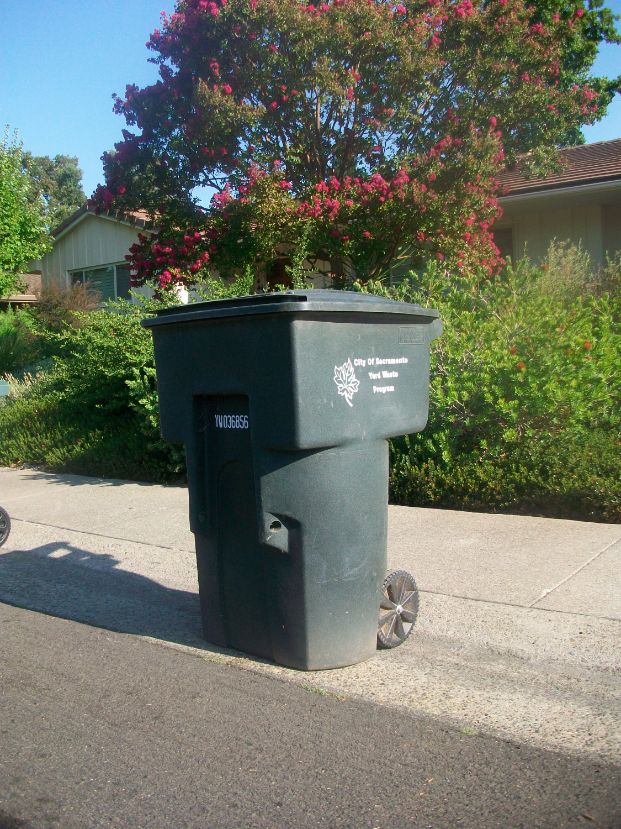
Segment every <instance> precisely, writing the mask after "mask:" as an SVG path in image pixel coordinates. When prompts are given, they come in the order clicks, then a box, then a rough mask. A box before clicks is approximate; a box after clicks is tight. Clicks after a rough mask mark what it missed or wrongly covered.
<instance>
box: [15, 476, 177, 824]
mask: <svg viewBox="0 0 621 829" xmlns="http://www.w3.org/2000/svg"><path fill="white" fill-rule="evenodd" d="M21 477H22V480H27V481H45V482H46V483H49V484H63V485H64V486H105V487H117V486H127V485H128V484H131V485H132V486H140V487H154V486H157V487H162V486H181V484H178V485H174V484H156V483H153V482H149V481H133V480H132V481H130V480H123V479H122V478H92V477H87V476H86V475H76V474H74V473H71V472H66V473H65V472H63V473H62V474H60V473H56V472H40V471H36V470H30V469H29V470H27V474H23V475H22V476H21ZM0 829H2V827H0Z"/></svg>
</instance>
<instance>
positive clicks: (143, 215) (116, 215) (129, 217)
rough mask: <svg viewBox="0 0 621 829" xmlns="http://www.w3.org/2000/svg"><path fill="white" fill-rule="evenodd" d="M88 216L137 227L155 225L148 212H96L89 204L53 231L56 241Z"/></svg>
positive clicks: (68, 217)
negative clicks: (101, 217)
mask: <svg viewBox="0 0 621 829" xmlns="http://www.w3.org/2000/svg"><path fill="white" fill-rule="evenodd" d="M88 215H91V216H103V217H104V218H106V219H112V220H114V221H117V222H123V223H124V224H131V225H135V226H136V227H147V226H149V225H152V224H153V222H152V220H151V218H150V216H149V214H148V213H147V212H146V210H132V211H128V212H121V211H120V210H96V209H95V208H94V207H89V205H88V204H84V205H82V207H80V208H78V210H76V211H75V212H74V213H72V214H71V215H70V216H67V218H66V219H65V220H64V221H62V222H61V223H60V224H59V225H57V226H56V227H55V228H54V229H53V230H52V236H53V237H54V239H58V238H59V236H62V235H63V233H65V232H66V231H67V230H68V229H69V228H70V227H71V226H72V225H74V224H76V223H77V222H79V221H82V219H83V218H84V217H85V216H88Z"/></svg>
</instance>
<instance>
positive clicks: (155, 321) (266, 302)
mask: <svg viewBox="0 0 621 829" xmlns="http://www.w3.org/2000/svg"><path fill="white" fill-rule="evenodd" d="M280 313H288V314H307V313H308V314H341V313H347V314H351V313H354V314H358V313H359V314H394V315H399V316H409V317H418V318H419V320H418V321H419V322H422V323H430V322H432V321H433V320H434V319H437V318H438V317H439V313H438V311H436V310H434V309H433V308H422V307H421V306H420V305H413V304H411V303H409V302H397V301H396V300H394V299H387V298H386V297H380V296H373V295H372V294H363V293H358V292H355V291H335V290H320V289H313V290H310V291H304V290H299V289H298V290H294V291H280V292H274V293H269V294H253V295H252V296H242V297H236V298H234V299H216V300H210V301H208V302H195V303H192V304H190V305H178V306H175V307H174V308H164V309H163V310H161V311H158V312H157V316H156V317H151V318H149V319H145V320H143V321H142V324H143V325H144V326H145V328H152V327H153V326H156V325H169V324H177V323H180V322H197V321H199V320H210V319H222V318H224V317H247V316H256V315H259V314H280Z"/></svg>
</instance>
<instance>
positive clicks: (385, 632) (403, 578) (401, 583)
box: [377, 570, 418, 648]
mask: <svg viewBox="0 0 621 829" xmlns="http://www.w3.org/2000/svg"><path fill="white" fill-rule="evenodd" d="M417 614H418V588H417V587H416V582H415V581H414V577H413V576H412V575H410V573H407V572H406V571H405V570H392V571H390V572H389V573H388V575H387V576H386V578H385V579H384V583H383V585H382V601H381V604H380V616H379V623H378V628H377V646H378V648H396V647H397V645H401V644H402V643H403V642H405V640H406V639H407V638H408V636H409V635H410V634H411V633H412V631H413V630H414V622H415V621H416V616H417Z"/></svg>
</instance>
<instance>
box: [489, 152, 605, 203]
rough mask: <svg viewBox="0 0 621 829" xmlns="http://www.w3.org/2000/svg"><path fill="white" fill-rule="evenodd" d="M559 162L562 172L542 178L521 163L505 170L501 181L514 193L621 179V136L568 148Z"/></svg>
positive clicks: (560, 156) (507, 191)
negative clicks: (527, 171)
mask: <svg viewBox="0 0 621 829" xmlns="http://www.w3.org/2000/svg"><path fill="white" fill-rule="evenodd" d="M559 163H560V170H559V171H558V172H555V173H551V174H549V175H547V176H544V177H542V178H527V177H526V176H525V175H523V173H522V172H521V170H520V168H519V164H518V165H517V166H516V167H515V168H513V169H511V170H505V171H504V172H503V173H501V175H500V176H499V178H500V184H501V186H502V187H504V188H506V189H505V192H506V194H507V195H509V196H513V195H517V194H521V193H535V192H540V191H544V190H558V189H561V188H563V187H576V186H579V185H584V184H599V183H603V182H607V181H614V180H615V179H619V180H621V138H616V139H614V140H613V141H600V142H598V143H596V144H581V145H579V146H577V147H568V148H567V149H564V150H561V151H560V153H559Z"/></svg>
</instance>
